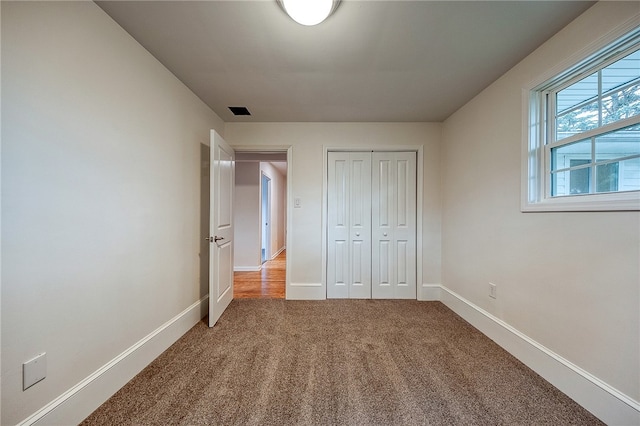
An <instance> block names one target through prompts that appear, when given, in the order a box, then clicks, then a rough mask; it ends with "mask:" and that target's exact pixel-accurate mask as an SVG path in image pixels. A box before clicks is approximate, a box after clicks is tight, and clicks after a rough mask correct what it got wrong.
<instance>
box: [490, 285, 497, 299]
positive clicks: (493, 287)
mask: <svg viewBox="0 0 640 426" xmlns="http://www.w3.org/2000/svg"><path fill="white" fill-rule="evenodd" d="M497 290H498V289H497V286H496V285H495V284H494V283H489V297H491V298H493V299H495V298H496V297H497Z"/></svg>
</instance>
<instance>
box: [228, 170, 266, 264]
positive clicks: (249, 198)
mask: <svg viewBox="0 0 640 426" xmlns="http://www.w3.org/2000/svg"><path fill="white" fill-rule="evenodd" d="M235 185H236V186H235V194H234V202H233V207H234V210H233V220H234V230H233V232H234V241H233V244H234V246H233V253H234V256H233V262H234V267H236V268H238V270H243V269H245V270H246V268H254V269H257V268H259V267H260V163H258V162H257V161H246V162H245V161H238V162H236V184H235Z"/></svg>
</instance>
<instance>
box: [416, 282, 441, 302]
mask: <svg viewBox="0 0 640 426" xmlns="http://www.w3.org/2000/svg"><path fill="white" fill-rule="evenodd" d="M417 299H418V300H420V301H423V302H438V301H440V300H442V286H441V285H440V284H422V286H418V297H417Z"/></svg>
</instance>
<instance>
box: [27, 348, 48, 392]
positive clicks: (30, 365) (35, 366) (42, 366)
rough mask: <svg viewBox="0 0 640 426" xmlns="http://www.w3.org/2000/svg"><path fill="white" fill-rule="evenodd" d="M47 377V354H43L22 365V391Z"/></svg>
mask: <svg viewBox="0 0 640 426" xmlns="http://www.w3.org/2000/svg"><path fill="white" fill-rule="evenodd" d="M46 376H47V353H46V352H43V353H41V354H40V355H38V356H36V357H35V358H32V359H30V360H29V361H27V362H25V363H24V364H22V390H23V391H24V390H27V389H28V388H30V387H31V386H33V385H35V384H36V383H38V382H39V381H41V380H43V379H44V378H45V377H46Z"/></svg>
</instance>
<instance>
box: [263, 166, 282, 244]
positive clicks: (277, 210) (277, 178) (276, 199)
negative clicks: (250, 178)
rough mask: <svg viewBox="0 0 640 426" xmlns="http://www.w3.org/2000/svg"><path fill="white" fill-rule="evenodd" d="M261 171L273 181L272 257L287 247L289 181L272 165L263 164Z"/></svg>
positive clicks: (271, 213)
mask: <svg viewBox="0 0 640 426" xmlns="http://www.w3.org/2000/svg"><path fill="white" fill-rule="evenodd" d="M260 171H261V172H262V173H264V174H265V175H266V176H267V177H268V178H269V179H271V211H270V212H269V214H270V216H271V228H270V229H271V246H270V248H269V250H270V254H271V257H273V256H274V255H275V254H276V253H278V252H279V251H280V250H282V249H284V247H285V245H286V241H285V230H286V227H287V223H286V214H285V212H286V209H287V179H286V178H285V177H284V176H283V175H282V173H280V172H279V171H278V169H276V168H275V167H273V166H272V165H271V163H266V162H261V163H260Z"/></svg>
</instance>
